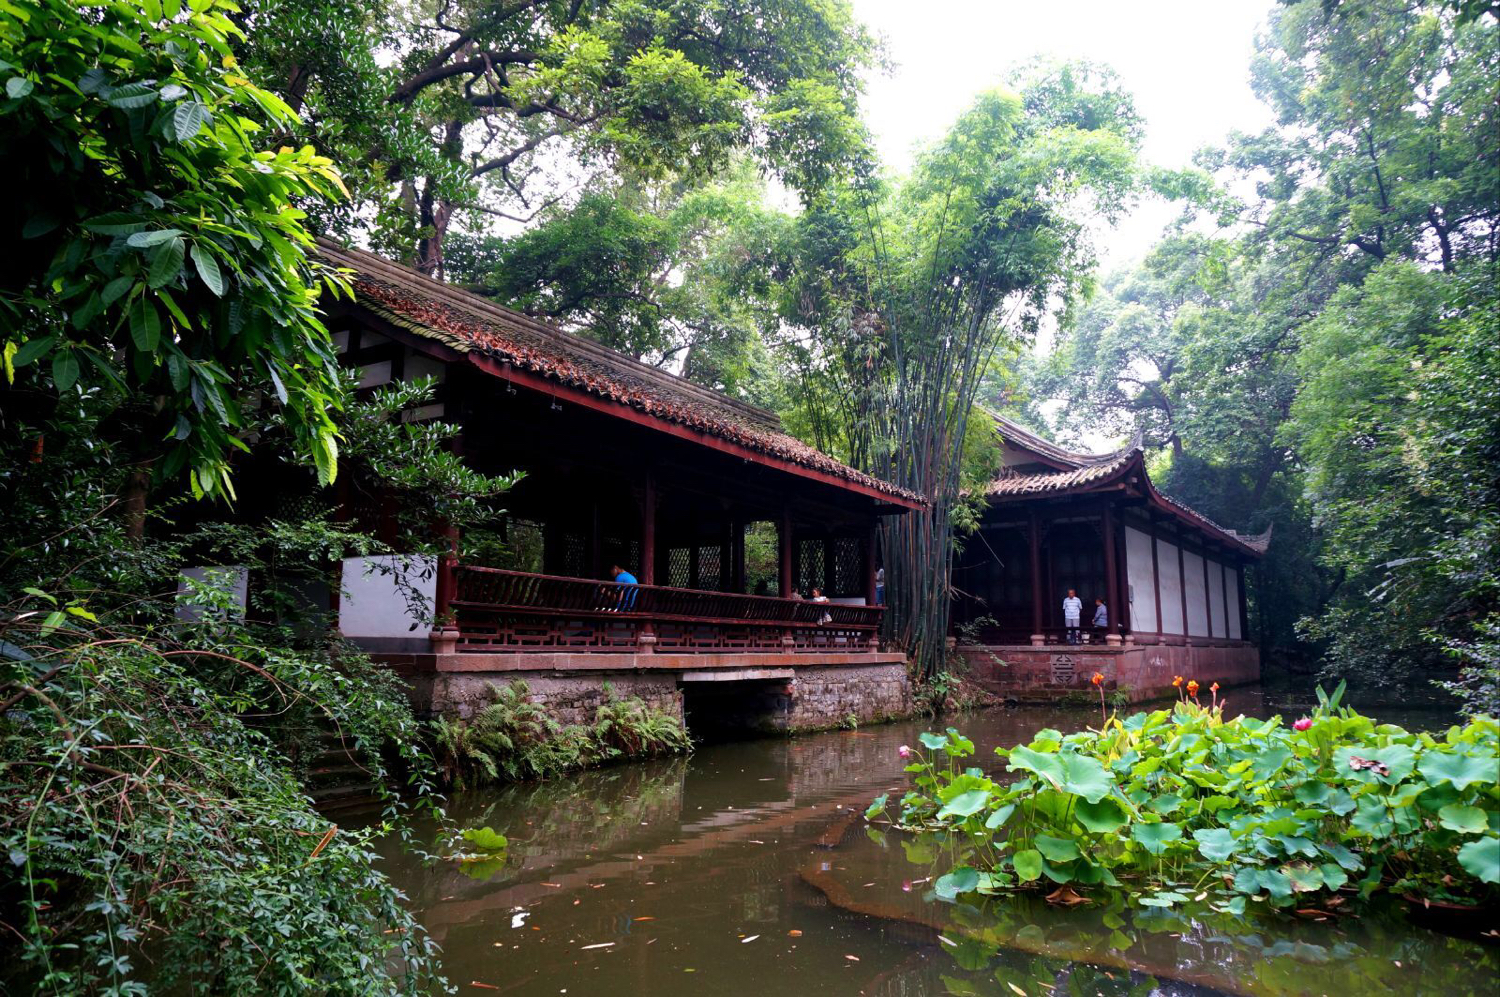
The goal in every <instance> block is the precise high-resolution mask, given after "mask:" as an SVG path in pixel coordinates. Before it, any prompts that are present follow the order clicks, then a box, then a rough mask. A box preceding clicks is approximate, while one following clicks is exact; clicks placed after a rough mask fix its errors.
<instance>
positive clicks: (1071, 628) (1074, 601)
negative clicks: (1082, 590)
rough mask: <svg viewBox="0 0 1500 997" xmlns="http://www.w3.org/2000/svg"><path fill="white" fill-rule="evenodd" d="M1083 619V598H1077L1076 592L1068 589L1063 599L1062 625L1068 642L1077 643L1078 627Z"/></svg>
mask: <svg viewBox="0 0 1500 997" xmlns="http://www.w3.org/2000/svg"><path fill="white" fill-rule="evenodd" d="M1082 620H1083V600H1082V599H1080V598H1078V593H1077V592H1076V591H1074V590H1073V589H1068V597H1067V598H1066V599H1064V600H1063V626H1064V627H1066V628H1067V630H1068V643H1069V644H1077V643H1078V641H1079V627H1080V625H1081V623H1082Z"/></svg>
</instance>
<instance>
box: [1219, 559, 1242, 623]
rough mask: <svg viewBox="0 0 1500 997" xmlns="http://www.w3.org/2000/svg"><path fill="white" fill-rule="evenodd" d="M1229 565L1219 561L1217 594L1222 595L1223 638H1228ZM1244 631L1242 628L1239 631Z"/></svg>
mask: <svg viewBox="0 0 1500 997" xmlns="http://www.w3.org/2000/svg"><path fill="white" fill-rule="evenodd" d="M1229 571H1230V568H1229V565H1228V564H1226V563H1224V562H1223V561H1220V562H1219V579H1220V581H1221V583H1222V584H1220V585H1219V594H1220V595H1221V596H1223V597H1224V639H1225V640H1229V639H1230V638H1229ZM1240 632H1241V633H1244V631H1243V630H1241V631H1240Z"/></svg>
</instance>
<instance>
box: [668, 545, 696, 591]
mask: <svg viewBox="0 0 1500 997" xmlns="http://www.w3.org/2000/svg"><path fill="white" fill-rule="evenodd" d="M692 572H693V551H692V548H689V547H673V548H672V549H671V550H669V551H667V584H668V585H670V586H672V587H673V588H679V589H685V588H690V587H691V586H690V584H689V583H690V582H691V581H692Z"/></svg>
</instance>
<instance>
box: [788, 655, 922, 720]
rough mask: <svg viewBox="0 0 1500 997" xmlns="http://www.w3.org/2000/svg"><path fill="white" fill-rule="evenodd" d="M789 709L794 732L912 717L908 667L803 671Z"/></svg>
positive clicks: (806, 669)
mask: <svg viewBox="0 0 1500 997" xmlns="http://www.w3.org/2000/svg"><path fill="white" fill-rule="evenodd" d="M788 705H789V709H788V712H787V714H786V729H787V730H791V731H797V730H818V729H822V728H827V727H838V726H841V725H844V724H847V723H848V721H849V719H850V718H851V717H852V718H853V719H854V720H855V722H856V723H860V724H872V723H881V722H883V721H886V720H894V719H897V718H900V717H909V716H911V708H912V706H911V681H910V679H908V677H907V674H906V665H905V663H901V664H890V665H869V666H865V667H850V666H843V667H834V668H805V669H799V670H798V672H797V678H796V680H795V682H794V684H793V686H792V695H791V699H790V702H789V704H788Z"/></svg>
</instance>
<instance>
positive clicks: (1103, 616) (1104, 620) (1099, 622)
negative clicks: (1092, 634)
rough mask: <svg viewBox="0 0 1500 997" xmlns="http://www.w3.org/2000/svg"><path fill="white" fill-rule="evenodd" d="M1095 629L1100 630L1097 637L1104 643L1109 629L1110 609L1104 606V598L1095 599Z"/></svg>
mask: <svg viewBox="0 0 1500 997" xmlns="http://www.w3.org/2000/svg"><path fill="white" fill-rule="evenodd" d="M1094 629H1095V630H1097V631H1098V633H1097V634H1096V638H1097V639H1098V641H1099V642H1100V643H1101V644H1102V643H1103V642H1104V636H1105V633H1106V632H1107V631H1108V630H1109V610H1108V609H1106V608H1105V607H1104V600H1103V599H1095V600H1094Z"/></svg>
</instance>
